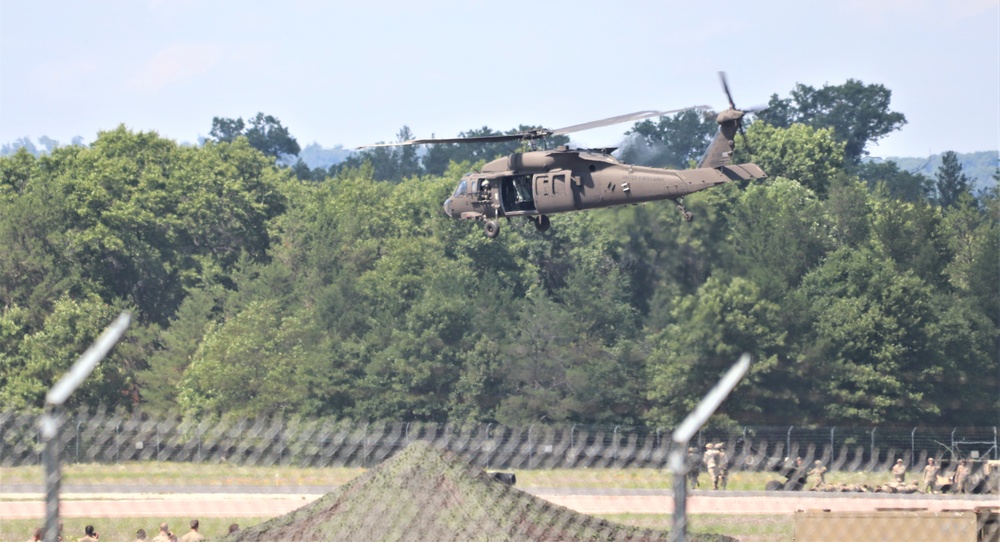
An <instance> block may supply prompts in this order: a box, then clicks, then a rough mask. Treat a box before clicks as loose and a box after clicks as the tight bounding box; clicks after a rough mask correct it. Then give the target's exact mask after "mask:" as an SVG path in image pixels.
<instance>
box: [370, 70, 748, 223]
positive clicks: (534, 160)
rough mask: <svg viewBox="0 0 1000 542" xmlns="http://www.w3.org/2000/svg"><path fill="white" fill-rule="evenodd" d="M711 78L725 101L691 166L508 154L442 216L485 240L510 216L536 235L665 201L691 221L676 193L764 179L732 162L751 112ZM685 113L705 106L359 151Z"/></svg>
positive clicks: (470, 178)
mask: <svg viewBox="0 0 1000 542" xmlns="http://www.w3.org/2000/svg"><path fill="white" fill-rule="evenodd" d="M719 75H720V77H721V78H722V86H723V89H724V90H725V92H726V96H727V98H729V108H728V109H726V110H725V111H723V112H721V113H719V114H718V116H717V117H716V122H718V123H719V131H718V133H717V134H716V135H715V138H714V139H713V140H712V142H711V143H710V144H709V146H708V149H707V150H706V151H705V154H704V156H703V157H702V158H701V161H700V162H699V163H698V167H697V168H695V169H686V170H674V169H663V168H654V167H645V166H637V165H630V164H624V163H622V162H620V161H619V160H618V159H617V158H615V157H614V156H612V155H611V153H612V152H614V151H615V150H617V149H616V148H613V147H611V148H603V149H570V148H569V147H567V146H559V147H556V148H555V149H552V150H534V151H528V152H515V153H513V154H511V155H509V156H506V157H503V158H498V159H496V160H493V161H492V162H489V163H487V164H486V165H485V166H483V168H482V169H481V170H479V171H474V172H471V173H467V174H466V175H464V176H463V177H462V179H461V181H460V182H459V183H458V187H457V188H456V189H455V192H454V193H453V194H452V195H451V197H450V198H448V199H446V200H445V202H444V212H445V214H446V215H448V216H449V217H451V218H455V219H458V220H476V221H480V222H483V229H484V232H485V233H486V236H487V237H490V238H494V237H496V236H497V235H499V234H500V221H499V219H501V218H506V219H507V220H508V221H510V219H511V218H514V217H525V218H527V219H528V220H530V221H531V222H533V223H534V225H535V227H536V228H537V229H538V230H539V231H546V230H548V229H549V226H550V221H549V216H550V215H554V214H558V213H568V212H573V211H583V210H587V209H599V208H603V207H614V206H618V205H631V204H637V203H643V202H647V201H657V200H671V201H673V202H674V203H675V204H677V207H678V209H679V210H680V212H681V216H682V217H683V219H684V220H685V221H691V220H692V218H693V217H694V215H692V213H691V212H690V211H688V210H687V208H686V207H684V199H683V198H684V196H686V195H688V194H693V193H695V192H699V191H701V190H705V189H707V188H711V187H713V186H718V185H720V184H723V183H727V182H730V181H737V180H750V179H763V178H765V177H767V174H765V173H764V171H763V170H762V169H761V168H760V167H758V166H757V165H756V164H752V163H746V164H732V156H733V151H734V150H735V148H736V144H735V137H736V133H737V131H738V132H740V133H741V134H742V135H743V137H744V139H745V138H746V133H745V132H744V131H743V116H744V115H745V114H746V113H751V112H754V110H745V111H744V110H740V109H737V108H736V105H735V104H734V103H733V97H732V94H730V92H729V85H728V84H727V83H726V78H725V75H724V74H722V73H720V74H719ZM689 109H702V110H705V109H709V107H708V106H695V107H687V108H683V109H675V110H671V111H638V112H635V113H629V114H626V115H619V116H616V117H611V118H607V119H602V120H597V121H592V122H587V123H583V124H577V125H573V126H567V127H565V128H559V129H557V130H548V129H533V130H529V131H524V132H518V133H514V134H503V135H490V136H473V137H466V138H451V139H411V140H407V141H400V142H395V143H379V144H375V145H366V146H364V147H359V148H367V147H388V146H399V145H433V144H442V143H469V142H487V141H489V142H498V141H512V140H521V141H528V142H531V141H534V140H537V139H541V138H545V137H549V136H554V135H563V134H569V133H573V132H579V131H582V130H589V129H593V128H598V127H602V126H610V125H613V124H619V123H623V122H634V121H638V120H642V119H646V118H651V117H660V116H663V115H669V114H672V113H677V112H680V111H685V110H689Z"/></svg>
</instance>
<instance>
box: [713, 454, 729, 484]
mask: <svg viewBox="0 0 1000 542" xmlns="http://www.w3.org/2000/svg"><path fill="white" fill-rule="evenodd" d="M715 458H716V460H717V461H718V465H719V467H718V468H719V470H718V478H717V479H716V480H715V486H716V489H718V486H719V485H720V484H721V485H722V489H726V484H727V483H728V482H729V456H728V455H726V443H724V442H720V443H718V444H716V445H715Z"/></svg>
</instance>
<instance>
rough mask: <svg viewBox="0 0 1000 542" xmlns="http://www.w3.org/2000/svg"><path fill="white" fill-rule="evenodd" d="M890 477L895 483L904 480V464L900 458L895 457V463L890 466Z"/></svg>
mask: <svg viewBox="0 0 1000 542" xmlns="http://www.w3.org/2000/svg"><path fill="white" fill-rule="evenodd" d="M892 477H893V479H895V481H896V483H897V484H902V483H903V482H904V480H906V465H905V464H903V460H902V459H897V460H896V464H895V465H893V466H892Z"/></svg>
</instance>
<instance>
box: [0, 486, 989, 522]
mask: <svg viewBox="0 0 1000 542" xmlns="http://www.w3.org/2000/svg"><path fill="white" fill-rule="evenodd" d="M334 489H336V487H333V486H331V487H322V486H296V487H274V488H261V487H248V486H242V487H221V486H156V487H155V488H151V487H148V486H135V487H123V486H120V485H119V486H102V485H87V486H81V485H65V486H63V487H62V491H61V497H60V514H61V515H62V516H63V517H174V516H200V517H272V516H279V515H282V514H286V513H288V512H290V511H292V510H295V509H297V508H300V507H302V506H304V505H306V504H308V503H310V502H312V501H314V500H316V499H318V498H319V497H321V496H323V495H325V494H326V493H328V492H330V491H332V490H334ZM524 491H526V492H527V493H530V494H532V495H534V496H537V497H540V498H542V499H545V500H547V501H549V502H552V503H554V504H557V505H560V506H565V507H567V508H569V509H571V510H575V511H577V512H581V513H584V514H625V513H631V514H669V513H671V512H672V511H673V494H672V492H671V491H669V490H654V489H571V488H525V489H524ZM44 500H45V496H44V493H43V488H42V487H41V486H37V485H17V486H13V485H5V486H3V487H0V520H4V519H32V518H43V517H45V506H44ZM985 507H1000V498H998V497H997V496H996V495H923V494H911V495H904V494H886V493H821V492H808V491H805V492H765V491H694V492H692V494H691V495H689V497H688V502H687V509H688V513H690V514H732V515H768V514H778V515H783V514H793V513H795V512H796V511H797V510H829V511H844V512H848V511H849V512H867V511H877V510H929V511H943V510H974V509H976V508H985Z"/></svg>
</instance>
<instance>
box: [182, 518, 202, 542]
mask: <svg viewBox="0 0 1000 542" xmlns="http://www.w3.org/2000/svg"><path fill="white" fill-rule="evenodd" d="M181 540H182V542H201V541H202V540H205V537H204V536H203V535H202V534H201V533H199V532H198V520H197V519H192V520H191V530H190V531H188V533H187V534H186V535H184V536H182V537H181Z"/></svg>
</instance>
